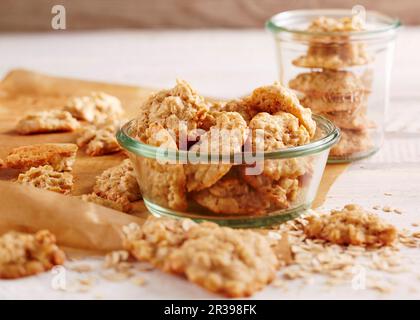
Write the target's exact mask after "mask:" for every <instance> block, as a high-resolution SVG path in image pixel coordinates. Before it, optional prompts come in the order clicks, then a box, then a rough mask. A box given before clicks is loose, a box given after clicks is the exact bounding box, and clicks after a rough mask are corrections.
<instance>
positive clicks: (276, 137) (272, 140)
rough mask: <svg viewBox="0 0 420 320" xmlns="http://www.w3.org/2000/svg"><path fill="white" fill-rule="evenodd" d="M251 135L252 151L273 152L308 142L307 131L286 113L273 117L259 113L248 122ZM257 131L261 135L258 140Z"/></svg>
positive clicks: (265, 113)
mask: <svg viewBox="0 0 420 320" xmlns="http://www.w3.org/2000/svg"><path fill="white" fill-rule="evenodd" d="M249 128H250V129H251V134H252V150H253V151H256V150H257V149H259V150H260V151H275V150H279V149H284V148H287V147H295V146H300V145H304V144H307V143H309V142H310V136H309V133H308V131H307V130H306V128H305V127H304V126H303V125H300V124H299V119H298V118H296V117H295V116H294V115H292V114H290V113H287V112H283V111H280V112H277V113H275V114H273V115H271V114H269V113H267V112H260V113H258V114H257V115H256V116H254V117H253V118H252V120H251V121H250V122H249ZM257 130H261V131H260V132H261V133H262V134H263V135H262V136H261V137H260V139H258V138H259V136H258V134H257V133H258V132H257Z"/></svg>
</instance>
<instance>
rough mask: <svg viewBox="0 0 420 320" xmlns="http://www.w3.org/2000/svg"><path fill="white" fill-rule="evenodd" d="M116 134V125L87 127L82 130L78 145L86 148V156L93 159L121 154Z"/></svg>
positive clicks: (106, 123) (105, 124) (106, 124)
mask: <svg viewBox="0 0 420 320" xmlns="http://www.w3.org/2000/svg"><path fill="white" fill-rule="evenodd" d="M116 132H117V127H116V125H115V124H114V123H108V122H105V123H103V124H101V125H90V126H85V127H83V128H82V129H81V130H80V135H79V137H78V138H77V145H78V146H79V147H81V148H83V147H86V149H85V152H86V154H87V155H89V156H92V157H94V156H102V155H105V154H110V153H115V152H119V151H121V150H122V148H121V146H120V145H119V143H118V141H117V138H116V137H115V134H116Z"/></svg>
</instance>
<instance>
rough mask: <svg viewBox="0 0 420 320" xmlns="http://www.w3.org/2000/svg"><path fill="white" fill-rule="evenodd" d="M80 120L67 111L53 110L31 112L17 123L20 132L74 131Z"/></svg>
mask: <svg viewBox="0 0 420 320" xmlns="http://www.w3.org/2000/svg"><path fill="white" fill-rule="evenodd" d="M77 128H79V122H78V121H77V120H76V119H75V118H73V117H72V115H71V114H70V113H69V112H67V111H62V110H51V111H39V112H33V113H29V114H27V115H26V116H24V117H23V118H22V119H20V120H19V122H18V123H17V125H16V131H17V132H18V133H19V134H31V133H47V132H58V131H74V130H76V129H77Z"/></svg>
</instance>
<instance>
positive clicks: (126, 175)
mask: <svg viewBox="0 0 420 320" xmlns="http://www.w3.org/2000/svg"><path fill="white" fill-rule="evenodd" d="M93 192H94V193H95V194H96V195H97V196H99V197H101V198H104V199H108V200H111V201H115V202H117V203H119V204H120V205H121V206H122V208H123V210H122V211H129V209H130V208H131V205H130V202H133V201H136V200H139V199H140V190H139V186H138V184H137V180H136V176H135V173H134V169H133V166H132V164H131V161H130V160H129V159H125V160H124V161H123V162H122V163H121V164H119V165H118V166H115V167H112V168H109V169H107V170H105V171H104V172H102V174H101V175H99V176H98V177H96V182H95V185H94V187H93Z"/></svg>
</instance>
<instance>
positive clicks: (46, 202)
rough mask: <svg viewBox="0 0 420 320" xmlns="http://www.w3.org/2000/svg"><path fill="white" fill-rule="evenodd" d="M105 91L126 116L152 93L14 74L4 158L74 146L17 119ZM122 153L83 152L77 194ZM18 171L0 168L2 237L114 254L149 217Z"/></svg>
mask: <svg viewBox="0 0 420 320" xmlns="http://www.w3.org/2000/svg"><path fill="white" fill-rule="evenodd" d="M91 91H105V92H107V93H109V94H112V95H115V96H117V97H118V98H119V99H121V101H122V103H123V105H124V109H125V116H126V118H127V120H128V119H131V118H133V117H135V116H136V114H137V113H138V108H139V106H140V105H141V102H142V101H143V100H144V99H145V98H146V97H147V96H148V95H149V94H150V93H151V90H150V89H147V88H141V87H133V86H125V85H118V84H109V83H98V82H91V81H81V80H75V79H65V78H58V77H51V76H46V75H42V74H39V73H35V72H30V71H26V70H14V71H11V72H10V73H9V74H8V75H7V76H6V78H5V79H4V80H3V81H2V82H0V158H3V159H4V158H5V157H6V156H7V154H8V153H9V152H10V150H11V149H12V148H14V147H17V146H22V145H29V144H35V143H46V142H74V141H75V139H76V135H75V133H52V134H38V135H30V136H21V135H17V134H16V133H14V131H13V129H14V126H15V124H16V121H17V119H18V118H20V117H21V116H22V115H23V114H24V113H25V112H27V111H30V110H48V109H52V108H58V107H62V106H63V105H64V103H65V101H66V100H67V98H68V97H69V96H71V95H83V94H88V93H90V92H91ZM124 157H125V156H124V155H123V153H118V154H114V155H107V156H102V157H89V156H87V155H85V154H84V152H83V151H82V150H79V151H78V154H77V160H76V163H75V166H74V169H73V175H74V177H75V185H74V191H73V195H80V194H84V193H89V192H91V190H92V187H93V184H94V182H95V177H96V176H97V175H99V174H100V173H101V172H102V171H103V170H105V169H107V168H109V167H111V166H114V165H116V164H118V163H120V162H121V160H122V159H123V158H124ZM345 168H346V165H328V166H327V167H326V170H325V172H324V176H323V179H322V181H321V186H320V188H319V192H318V195H317V198H316V200H315V202H314V207H318V206H320V205H322V203H323V202H324V200H325V197H326V194H327V192H328V190H329V188H330V187H331V185H332V184H333V182H334V181H335V179H336V178H337V177H338V176H339V175H340V174H341V173H342V172H343V171H344V170H345ZM17 175H18V172H17V171H16V170H11V169H0V205H1V207H0V233H3V232H5V231H8V230H11V229H19V230H28V231H35V230H39V229H44V228H45V229H49V230H50V231H52V232H53V233H54V234H55V235H56V236H57V238H58V242H59V244H61V245H64V246H67V247H72V248H78V249H83V250H100V251H109V250H115V249H119V248H121V245H122V238H121V226H122V225H125V224H128V223H129V222H138V223H141V221H143V219H144V218H145V217H147V215H148V213H147V210H146V209H145V207H144V205H143V204H142V202H141V201H139V202H138V203H136V204H135V208H136V210H135V214H134V215H127V214H123V213H120V212H117V211H114V210H111V209H107V208H104V207H101V206H98V205H95V204H90V203H85V202H83V201H81V200H80V199H78V198H76V197H68V196H63V195H60V194H56V193H53V192H48V191H45V190H37V189H34V188H30V187H23V186H21V185H17V184H14V183H12V182H10V181H12V180H13V179H16V177H17Z"/></svg>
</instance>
